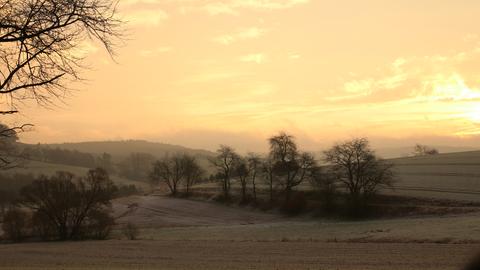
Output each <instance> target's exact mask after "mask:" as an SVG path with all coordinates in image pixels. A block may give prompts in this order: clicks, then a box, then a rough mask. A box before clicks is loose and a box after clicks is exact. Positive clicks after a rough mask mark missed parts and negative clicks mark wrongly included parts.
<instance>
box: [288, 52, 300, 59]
mask: <svg viewBox="0 0 480 270" xmlns="http://www.w3.org/2000/svg"><path fill="white" fill-rule="evenodd" d="M301 57H302V56H301V55H300V54H298V53H292V54H290V55H289V56H288V59H290V60H298V59H300V58H301Z"/></svg>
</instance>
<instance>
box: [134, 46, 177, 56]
mask: <svg viewBox="0 0 480 270" xmlns="http://www.w3.org/2000/svg"><path fill="white" fill-rule="evenodd" d="M172 50H173V48H172V47H165V46H163V47H158V48H154V49H147V50H141V51H139V54H140V56H143V57H151V56H156V55H159V54H164V53H168V52H171V51H172Z"/></svg>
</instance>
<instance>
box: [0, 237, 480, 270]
mask: <svg viewBox="0 0 480 270" xmlns="http://www.w3.org/2000/svg"><path fill="white" fill-rule="evenodd" d="M479 248H480V246H478V245H463V244H374V243H368V244H366V243H362V244H360V243H320V242H319V243H316V242H231V241H146V240H139V241H122V240H111V241H102V242H69V243H30V244H12V245H1V246H0V269H362V270H368V269H405V270H406V269H419V270H420V269H423V270H425V269H462V265H463V264H464V263H465V262H466V261H468V260H469V258H470V257H471V256H472V254H473V253H474V251H475V250H477V249H479Z"/></svg>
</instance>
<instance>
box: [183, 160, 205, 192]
mask: <svg viewBox="0 0 480 270" xmlns="http://www.w3.org/2000/svg"><path fill="white" fill-rule="evenodd" d="M183 162H184V166H185V170H184V172H185V175H184V178H185V192H186V194H187V195H189V194H190V188H191V187H192V186H193V185H194V184H195V183H196V182H197V181H198V180H199V179H200V178H202V177H203V175H204V174H205V171H204V170H203V169H202V167H200V165H199V164H198V162H197V160H196V159H195V157H193V156H190V155H187V154H185V155H183Z"/></svg>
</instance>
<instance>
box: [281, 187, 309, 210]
mask: <svg viewBox="0 0 480 270" xmlns="http://www.w3.org/2000/svg"><path fill="white" fill-rule="evenodd" d="M306 207H307V199H306V198H305V193H304V192H303V191H302V192H296V193H294V194H293V196H291V197H290V199H289V200H288V201H287V202H285V204H284V205H283V211H285V213H287V214H289V215H298V214H300V213H301V212H302V211H303V210H305V208H306Z"/></svg>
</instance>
